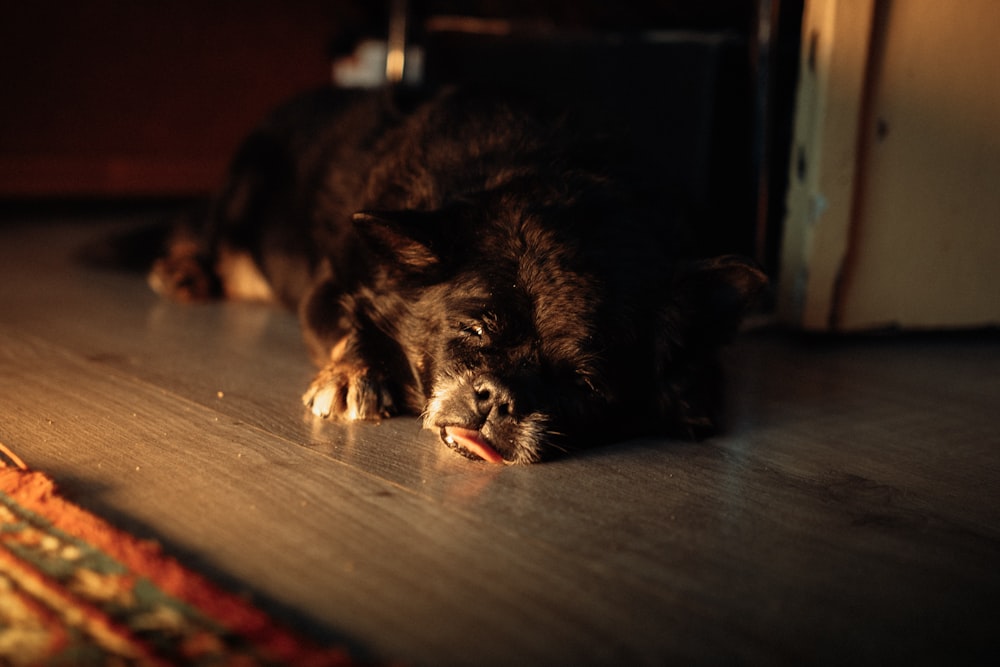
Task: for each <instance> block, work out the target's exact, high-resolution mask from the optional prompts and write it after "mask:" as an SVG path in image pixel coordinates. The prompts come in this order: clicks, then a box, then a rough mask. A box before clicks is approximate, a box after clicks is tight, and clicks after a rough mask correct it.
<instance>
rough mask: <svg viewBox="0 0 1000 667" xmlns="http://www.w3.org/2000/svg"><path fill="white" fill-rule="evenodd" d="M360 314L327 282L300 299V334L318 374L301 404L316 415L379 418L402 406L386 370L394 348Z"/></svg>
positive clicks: (391, 413)
mask: <svg viewBox="0 0 1000 667" xmlns="http://www.w3.org/2000/svg"><path fill="white" fill-rule="evenodd" d="M359 310H360V309H359V308H358V307H357V306H356V304H354V303H353V302H352V301H351V300H350V299H348V298H346V297H344V295H343V286H342V285H338V284H337V283H336V282H335V281H334V280H333V279H331V278H328V279H326V280H323V281H320V282H318V283H317V284H316V285H314V287H313V288H312V290H311V292H310V294H309V295H308V296H307V297H306V299H304V300H303V303H302V307H301V309H300V313H299V315H300V319H301V321H302V328H303V334H304V337H305V340H306V343H307V344H308V346H309V348H310V351H311V353H312V355H313V358H314V359H315V361H316V362H317V364H318V365H319V366H320V371H319V373H318V374H317V375H316V377H315V379H314V380H313V381H312V384H310V385H309V388H308V390H306V392H305V394H303V396H302V401H303V403H305V405H306V407H308V408H309V410H310V411H311V412H312V413H313V414H314V415H316V416H318V417H329V418H332V419H336V420H341V421H356V420H379V419H381V418H383V417H389V416H391V415H393V414H396V413H397V412H398V411H399V410H400V409H401V408H402V406H401V405H400V401H399V400H397V396H398V395H399V393H398V391H396V386H395V385H394V384H393V382H392V378H393V376H392V374H391V373H390V372H389V368H390V365H389V363H388V362H389V360H391V359H392V358H393V356H394V352H393V350H392V349H391V347H392V346H391V345H390V344H389V342H388V341H383V339H384V338H385V336H384V334H381V333H380V332H378V331H377V330H375V328H374V326H373V325H371V323H370V322H367V321H366V318H364V317H363V316H361V315H359V312H358V311H359ZM380 343H381V344H380ZM373 360H377V362H373Z"/></svg>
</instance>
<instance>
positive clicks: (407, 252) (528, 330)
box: [151, 89, 766, 463]
mask: <svg viewBox="0 0 1000 667" xmlns="http://www.w3.org/2000/svg"><path fill="white" fill-rule="evenodd" d="M565 125H566V123H547V122H541V121H538V120H536V117H535V116H534V115H532V114H531V113H528V112H526V111H523V110H520V109H519V108H518V107H516V105H512V104H507V103H499V102H494V101H491V100H490V99H489V97H488V96H482V95H477V94H472V93H468V92H465V91H461V90H456V89H449V90H446V91H443V92H440V93H438V94H436V95H432V96H429V97H428V98H426V99H415V100H407V99H404V96H403V95H399V94H392V93H389V92H379V93H363V94H361V93H347V92H343V91H339V92H338V91H334V90H325V91H320V92H317V93H313V94H310V95H307V96H305V97H303V98H301V99H298V100H296V101H294V102H292V103H291V104H290V105H288V106H286V107H285V108H283V109H281V110H279V111H278V112H277V113H276V114H274V115H273V116H272V117H271V118H270V119H269V120H268V121H267V123H265V125H263V126H262V127H261V128H260V129H258V130H257V131H256V132H255V133H254V134H253V135H251V136H250V137H249V139H248V140H247V141H246V142H245V143H244V145H243V146H242V148H241V150H240V151H239V153H238V154H237V156H236V158H235V159H234V161H233V165H232V167H231V170H230V174H229V178H228V183H227V186H226V188H225V189H224V191H223V192H222V193H221V195H220V196H219V197H218V199H217V201H216V203H215V206H214V209H213V211H212V213H211V214H210V215H209V216H208V223H209V224H208V226H207V229H206V230H203V231H201V232H198V233H194V234H192V233H190V232H188V233H179V234H178V235H177V236H176V238H175V239H174V241H173V243H172V245H171V250H170V252H169V253H168V255H167V257H165V258H163V259H161V260H160V261H158V262H157V263H156V265H155V266H154V269H153V273H152V274H151V282H152V284H153V286H154V288H156V289H157V290H158V291H159V292H161V293H164V294H166V295H168V296H170V297H173V298H176V299H179V300H200V299H208V298H214V297H231V298H232V297H236V298H239V297H260V298H275V299H277V300H279V301H281V302H283V303H285V304H287V305H288V306H291V307H294V308H297V309H298V311H299V313H300V316H301V320H302V324H303V328H304V332H305V338H306V340H307V342H308V344H309V346H310V349H311V351H312V353H313V355H314V356H315V358H316V360H317V362H318V364H319V365H320V366H321V369H322V370H320V372H319V374H318V375H317V377H316V379H315V380H314V381H313V383H312V385H311V386H310V387H309V389H308V391H306V393H305V396H304V397H303V399H304V401H305V404H306V405H307V406H308V408H309V409H310V410H311V411H312V412H313V413H314V414H315V415H318V416H321V417H330V418H333V419H338V420H348V421H350V420H359V419H360V420H377V419H380V418H382V417H388V416H390V415H394V414H398V413H414V414H421V415H422V417H423V423H424V426H425V428H428V429H431V430H433V431H434V432H436V433H439V434H440V437H441V439H442V440H443V441H444V442H445V443H446V444H447V445H449V446H450V447H452V448H454V449H456V450H457V451H459V452H460V453H462V454H464V455H466V456H469V457H470V458H476V457H479V458H482V459H485V460H487V461H491V462H507V463H531V462H535V461H539V460H541V459H544V458H546V457H547V456H550V455H552V454H553V453H556V452H558V451H565V450H568V449H570V448H574V447H577V446H581V445H587V444H593V443H596V442H606V441H610V440H614V439H621V438H624V437H628V436H632V435H636V434H641V433H649V432H666V433H670V434H682V435H690V434H699V433H703V432H705V431H706V430H707V429H709V428H710V427H711V423H712V420H713V417H714V411H715V408H716V405H717V394H718V372H717V363H716V352H717V349H718V347H719V346H720V345H721V344H722V343H724V342H725V341H727V340H728V339H729V338H730V337H731V335H732V334H733V333H734V332H735V330H736V328H737V326H738V324H739V322H740V320H741V318H742V316H743V313H744V309H745V307H746V305H747V303H748V301H749V300H750V299H751V297H752V296H753V295H754V294H755V293H756V292H758V291H759V290H760V288H761V287H762V286H763V285H764V284H765V282H766V279H765V278H764V276H763V274H762V273H761V272H760V271H759V270H757V269H756V268H754V267H753V266H752V265H751V264H750V263H748V262H747V261H744V260H741V259H738V258H735V257H721V258H716V259H712V260H707V261H704V260H703V261H698V262H693V261H688V260H682V259H681V258H680V252H679V249H678V247H677V244H678V241H677V238H678V235H677V230H676V229H675V228H674V223H673V222H672V221H671V219H670V216H669V215H667V214H666V213H664V212H663V211H662V210H660V208H659V207H654V206H650V205H649V203H648V201H649V200H648V199H647V198H646V197H644V196H643V195H642V193H641V192H637V191H636V190H637V189H636V188H632V187H631V186H630V179H629V178H628V177H624V176H622V175H621V173H618V172H616V171H615V170H613V169H611V168H610V166H609V163H607V162H605V161H604V158H603V157H602V155H603V154H602V153H601V152H600V151H598V150H597V149H596V148H595V147H594V146H591V145H588V142H581V141H579V139H578V137H575V136H573V133H572V132H570V131H568V130H566V129H565V127H564V126H565Z"/></svg>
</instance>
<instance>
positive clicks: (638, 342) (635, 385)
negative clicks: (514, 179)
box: [355, 198, 765, 463]
mask: <svg viewBox="0 0 1000 667" xmlns="http://www.w3.org/2000/svg"><path fill="white" fill-rule="evenodd" d="M595 216H596V218H595ZM604 218H606V216H604V215H602V214H601V213H600V212H599V211H594V210H587V209H585V208H581V207H579V206H577V207H571V208H570V209H557V208H545V207H538V208H534V209H528V208H526V207H522V206H519V205H518V204H517V202H516V201H513V200H511V199H510V198H499V200H496V201H491V202H476V203H475V205H471V204H463V205H458V206H453V207H450V208H449V209H448V210H444V211H436V212H431V213H420V212H405V213H366V214H359V215H358V216H356V217H355V220H356V223H357V225H358V228H359V229H362V230H363V231H362V236H364V237H365V238H366V239H367V240H368V242H369V245H370V246H371V247H373V248H375V249H376V250H377V251H378V252H382V253H384V255H385V257H386V259H387V260H388V261H387V263H386V267H387V269H386V271H387V276H386V279H388V280H390V281H392V282H393V283H394V285H395V289H396V290H397V291H398V292H399V293H402V294H403V295H404V298H405V301H406V303H407V305H406V315H405V317H403V318H401V319H400V320H399V321H398V322H397V323H396V325H394V328H395V330H394V331H392V332H391V334H392V336H393V337H394V338H395V339H396V340H397V341H398V342H399V343H400V345H401V347H402V348H403V350H404V352H405V354H406V356H407V358H408V359H409V362H410V366H411V368H412V371H413V376H414V378H415V380H416V384H417V385H418V387H419V389H420V392H421V395H422V397H423V399H424V400H425V401H426V403H425V404H424V410H423V420H424V426H425V428H427V429H431V430H433V431H434V432H435V433H438V434H439V435H440V437H441V439H442V440H443V442H444V443H445V444H447V445H448V446H449V447H452V448H453V449H455V450H457V451H458V452H459V453H461V454H463V455H465V456H468V457H470V458H477V457H478V458H482V459H485V460H487V461H491V462H496V463H499V462H507V463H532V462H535V461H539V460H542V459H545V458H548V457H550V456H552V455H554V454H558V453H559V452H561V451H565V450H568V449H569V448H571V447H572V448H575V447H578V446H581V445H589V444H594V443H597V442H601V441H610V440H614V439H622V438H625V437H629V436H632V435H636V434H639V433H643V432H650V431H651V430H659V431H663V430H667V431H677V430H682V431H684V432H694V431H695V430H698V429H700V428H701V427H703V426H705V425H706V424H707V423H708V422H709V421H710V418H711V411H712V405H711V403H712V402H713V401H714V398H715V395H714V389H713V387H714V381H715V379H716V378H715V363H714V358H715V351H716V349H717V348H718V347H719V345H721V344H722V343H723V342H725V340H726V339H727V338H728V337H729V336H730V335H731V334H732V333H733V332H734V331H735V329H736V327H737V326H738V324H739V321H740V318H741V317H742V314H743V310H744V308H745V306H746V304H747V301H748V300H749V299H750V297H751V296H753V294H754V293H756V292H757V291H758V290H759V289H760V288H761V286H762V285H763V284H764V282H765V278H764V276H763V274H761V273H760V271H758V270H757V269H756V268H754V267H753V266H752V265H750V264H749V263H747V262H745V261H743V260H739V259H735V258H721V259H718V260H714V261H709V262H702V263H698V264H692V265H689V266H687V267H678V266H676V265H675V264H674V263H673V262H672V261H668V259H667V257H666V255H665V254H664V252H663V250H662V249H659V248H656V247H654V246H656V245H657V244H656V243H655V242H647V240H646V239H643V238H641V237H640V238H632V237H629V236H627V235H630V234H632V235H634V234H635V231H634V230H632V231H624V230H615V229H614V228H612V227H610V226H609V225H611V224H612V222H611V221H608V220H606V219H604Z"/></svg>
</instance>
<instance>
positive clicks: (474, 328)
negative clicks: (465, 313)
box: [458, 322, 486, 338]
mask: <svg viewBox="0 0 1000 667" xmlns="http://www.w3.org/2000/svg"><path fill="white" fill-rule="evenodd" d="M458 333H460V334H462V335H463V336H466V337H468V338H482V337H483V335H484V334H485V333H486V329H485V328H484V327H483V325H482V324H480V323H478V322H473V323H465V324H461V325H459V327H458Z"/></svg>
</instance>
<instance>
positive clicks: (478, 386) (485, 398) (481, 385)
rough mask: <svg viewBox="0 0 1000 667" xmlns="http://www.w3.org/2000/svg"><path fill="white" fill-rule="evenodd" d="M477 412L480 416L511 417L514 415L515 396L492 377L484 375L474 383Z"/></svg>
mask: <svg viewBox="0 0 1000 667" xmlns="http://www.w3.org/2000/svg"><path fill="white" fill-rule="evenodd" d="M472 390H473V391H474V392H475V402H476V410H478V411H479V414H480V416H482V417H488V416H489V415H490V414H491V413H494V416H496V417H509V416H512V415H513V414H514V396H513V395H512V393H511V391H510V389H509V388H508V387H507V386H506V385H504V384H503V383H502V382H500V380H498V379H497V378H495V377H493V376H492V375H482V376H480V377H479V378H477V379H476V381H475V382H473V383H472Z"/></svg>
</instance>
